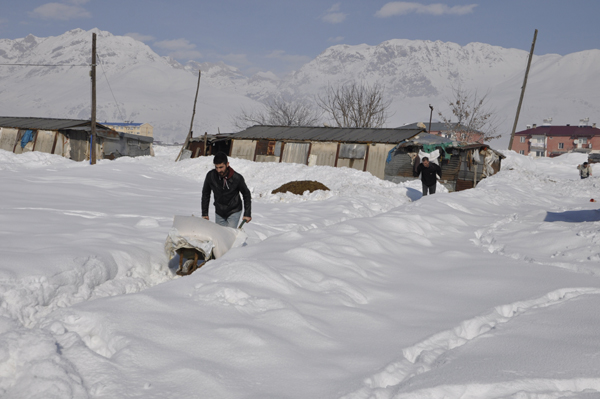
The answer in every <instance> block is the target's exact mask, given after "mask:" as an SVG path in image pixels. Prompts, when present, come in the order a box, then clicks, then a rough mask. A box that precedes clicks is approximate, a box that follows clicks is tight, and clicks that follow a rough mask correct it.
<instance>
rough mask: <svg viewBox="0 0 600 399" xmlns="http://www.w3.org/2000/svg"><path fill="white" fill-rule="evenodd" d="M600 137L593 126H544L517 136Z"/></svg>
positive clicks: (523, 131)
mask: <svg viewBox="0 0 600 399" xmlns="http://www.w3.org/2000/svg"><path fill="white" fill-rule="evenodd" d="M530 135H533V136H586V137H589V136H598V135H600V129H598V128H595V127H592V126H550V125H542V126H538V127H534V128H531V129H527V130H522V131H520V132H516V133H515V136H530Z"/></svg>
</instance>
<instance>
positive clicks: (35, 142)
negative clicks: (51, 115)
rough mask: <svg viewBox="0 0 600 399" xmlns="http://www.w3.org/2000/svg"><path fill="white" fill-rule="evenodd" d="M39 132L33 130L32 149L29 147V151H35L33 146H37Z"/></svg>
mask: <svg viewBox="0 0 600 399" xmlns="http://www.w3.org/2000/svg"><path fill="white" fill-rule="evenodd" d="M39 132H40V131H39V130H35V138H34V139H33V147H31V151H35V145H36V144H37V139H38V136H39Z"/></svg>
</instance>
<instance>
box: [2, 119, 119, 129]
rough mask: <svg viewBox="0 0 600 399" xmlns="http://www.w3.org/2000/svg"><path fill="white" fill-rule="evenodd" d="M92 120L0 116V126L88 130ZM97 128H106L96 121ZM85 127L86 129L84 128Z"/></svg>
mask: <svg viewBox="0 0 600 399" xmlns="http://www.w3.org/2000/svg"><path fill="white" fill-rule="evenodd" d="M91 126H92V121H90V120H83V119H55V118H32V117H13V116H0V127H7V128H13V129H35V130H62V129H77V130H90V129H91ZM96 127H97V128H99V129H106V130H110V129H108V128H107V127H106V126H104V125H101V124H99V123H97V122H96ZM86 128H87V129H86Z"/></svg>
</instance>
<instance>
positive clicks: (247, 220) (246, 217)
mask: <svg viewBox="0 0 600 399" xmlns="http://www.w3.org/2000/svg"><path fill="white" fill-rule="evenodd" d="M242 220H243V221H244V222H246V223H250V221H251V220H252V218H251V217H250V216H244V217H243V218H242Z"/></svg>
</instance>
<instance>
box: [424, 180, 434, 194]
mask: <svg viewBox="0 0 600 399" xmlns="http://www.w3.org/2000/svg"><path fill="white" fill-rule="evenodd" d="M421 183H423V195H427V191H429V194H435V183H434V184H433V186H428V185H426V184H425V182H424V181H421Z"/></svg>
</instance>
